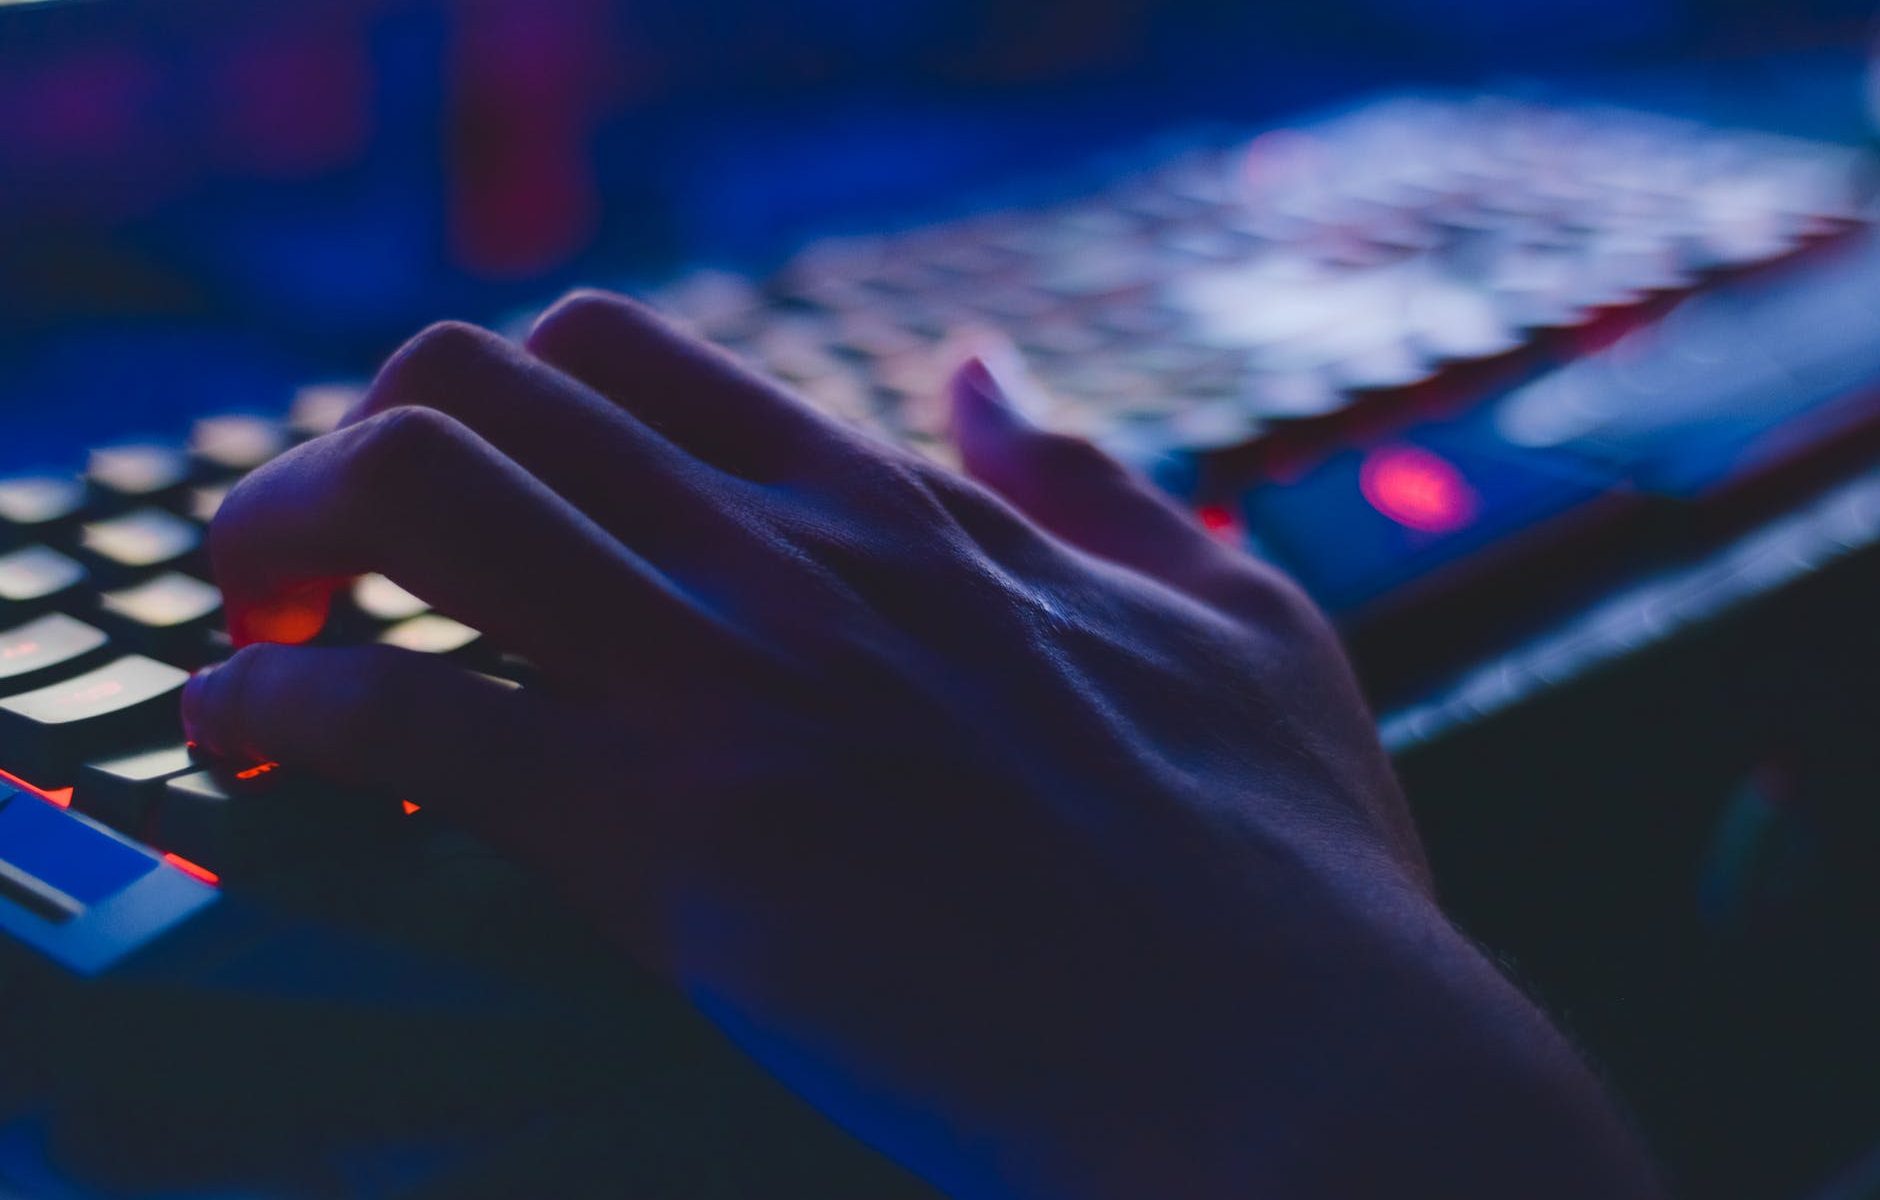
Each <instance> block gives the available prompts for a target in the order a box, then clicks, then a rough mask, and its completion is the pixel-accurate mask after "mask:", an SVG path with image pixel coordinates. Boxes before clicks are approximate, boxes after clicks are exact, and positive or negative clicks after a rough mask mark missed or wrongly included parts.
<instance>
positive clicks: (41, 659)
mask: <svg viewBox="0 0 1880 1200" xmlns="http://www.w3.org/2000/svg"><path fill="white" fill-rule="evenodd" d="M108 640H109V639H107V638H106V637H105V635H104V632H103V631H102V630H98V629H93V628H92V627H91V626H89V625H87V624H85V623H84V622H83V621H75V620H73V619H72V618H71V617H68V616H66V615H65V614H63V613H48V614H46V615H45V616H43V617H40V618H39V619H37V620H34V621H28V622H27V623H26V624H24V625H21V626H20V627H19V628H17V629H9V630H7V631H6V632H5V633H0V691H18V690H20V689H21V688H31V687H38V686H40V685H41V684H45V683H50V682H52V681H53V680H54V679H56V678H58V677H59V676H60V675H61V674H77V673H78V672H79V671H80V670H82V669H83V668H85V667H88V666H91V665H92V664H94V663H96V662H98V661H99V660H100V659H102V658H103V657H104V656H105V644H106V642H107V641H108Z"/></svg>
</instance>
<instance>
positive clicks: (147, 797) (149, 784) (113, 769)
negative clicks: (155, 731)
mask: <svg viewBox="0 0 1880 1200" xmlns="http://www.w3.org/2000/svg"><path fill="white" fill-rule="evenodd" d="M199 767H200V764H199V763H197V761H196V759H195V757H194V756H193V755H192V754H191V753H190V750H189V747H187V746H185V745H181V744H177V745H171V746H159V747H157V748H156V749H153V750H139V751H135V752H133V753H130V754H125V755H120V756H118V757H116V758H107V759H104V760H102V761H99V762H92V763H86V764H85V766H84V767H82V768H80V770H79V772H78V778H77V780H75V781H74V783H73V787H72V807H73V808H76V809H77V810H78V811H79V812H82V813H84V814H85V815H86V816H88V817H94V818H96V819H97V820H100V821H103V822H104V823H105V824H107V825H109V826H111V827H112V828H113V829H117V830H121V831H122V832H124V833H128V834H130V835H131V836H132V837H141V836H142V835H143V832H144V825H145V819H146V817H147V816H148V815H149V813H150V809H151V806H152V805H154V804H155V803H156V801H157V799H158V797H160V796H161V795H162V794H163V785H164V783H165V782H166V781H167V780H170V779H173V778H175V777H176V776H178V775H182V774H186V773H188V772H190V771H194V770H197V769H199Z"/></svg>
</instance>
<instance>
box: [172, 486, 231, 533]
mask: <svg viewBox="0 0 1880 1200" xmlns="http://www.w3.org/2000/svg"><path fill="white" fill-rule="evenodd" d="M228 492H229V489H228V485H227V484H215V483H212V484H209V485H207V486H206V487H199V488H191V489H189V500H188V502H187V504H186V505H185V506H184V508H183V511H184V512H186V513H188V514H189V515H190V518H191V519H192V520H194V521H196V522H197V523H198V524H202V525H207V524H208V523H209V522H211V521H213V520H215V514H216V513H218V512H220V511H222V501H224V500H226V499H228Z"/></svg>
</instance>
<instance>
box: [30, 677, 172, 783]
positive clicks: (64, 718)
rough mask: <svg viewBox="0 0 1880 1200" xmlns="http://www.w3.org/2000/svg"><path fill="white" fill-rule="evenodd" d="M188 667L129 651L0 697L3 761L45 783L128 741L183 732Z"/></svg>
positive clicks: (140, 741) (134, 743)
mask: <svg viewBox="0 0 1880 1200" xmlns="http://www.w3.org/2000/svg"><path fill="white" fill-rule="evenodd" d="M188 678H189V675H188V673H187V672H185V671H180V670H178V669H177V668H175V667H172V666H169V665H168V664H165V663H160V662H157V661H155V660H153V659H149V658H144V657H142V656H139V655H127V656H125V657H123V658H120V659H118V660H117V661H116V662H113V663H109V664H107V665H105V666H102V667H99V668H97V669H95V670H92V671H87V672H86V673H85V674H83V675H80V676H78V677H77V678H75V679H68V680H65V681H64V682H62V683H55V684H51V685H49V686H47V687H42V688H39V689H37V690H35V691H29V692H23V693H21V694H19V695H15V696H9V697H7V698H6V699H4V700H0V762H5V763H6V764H7V766H8V768H9V769H15V770H17V771H19V773H20V774H22V775H24V776H25V777H26V778H28V779H31V780H32V781H33V782H34V783H37V784H39V785H40V786H42V787H56V786H60V785H62V784H65V783H67V782H69V781H70V780H71V778H72V777H73V775H74V774H76V773H77V770H78V767H79V764H80V763H83V762H85V761H87V760H90V759H94V758H98V757H100V756H102V755H108V754H112V753H114V752H117V751H119V750H121V749H123V748H125V747H129V746H137V745H149V744H150V743H152V742H156V741H159V740H162V739H165V738H170V739H176V740H180V738H181V734H182V729H181V724H180V720H179V717H178V710H177V702H178V698H179V696H180V695H181V692H182V688H183V681H184V680H186V679H188Z"/></svg>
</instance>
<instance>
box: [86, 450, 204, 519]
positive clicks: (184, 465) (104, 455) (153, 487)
mask: <svg viewBox="0 0 1880 1200" xmlns="http://www.w3.org/2000/svg"><path fill="white" fill-rule="evenodd" d="M85 478H86V480H87V481H88V482H89V483H90V484H91V486H92V490H93V491H94V492H95V493H97V495H98V496H99V498H100V499H102V500H104V501H105V502H106V503H108V504H113V505H117V506H126V505H132V504H153V503H157V502H160V501H162V500H166V499H168V498H170V497H172V496H174V495H176V494H177V493H178V492H180V491H181V490H182V488H183V486H184V485H185V484H187V483H188V482H189V459H188V458H187V457H185V456H184V454H183V453H182V451H180V450H176V449H174V448H172V447H169V446H157V445H151V444H143V443H139V444H134V445H125V446H108V447H105V448H103V449H99V450H93V451H92V452H91V463H90V466H89V467H87V468H86V471H85Z"/></svg>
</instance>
